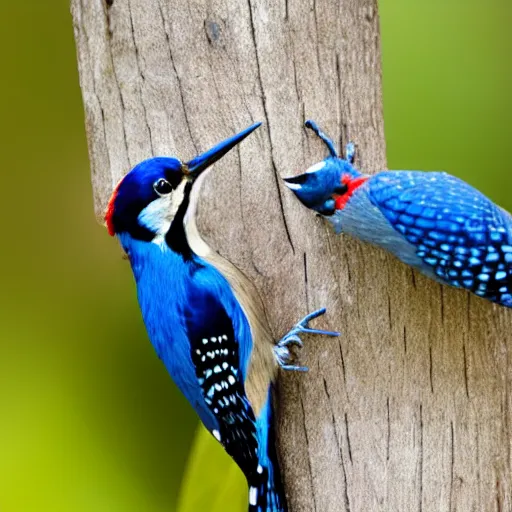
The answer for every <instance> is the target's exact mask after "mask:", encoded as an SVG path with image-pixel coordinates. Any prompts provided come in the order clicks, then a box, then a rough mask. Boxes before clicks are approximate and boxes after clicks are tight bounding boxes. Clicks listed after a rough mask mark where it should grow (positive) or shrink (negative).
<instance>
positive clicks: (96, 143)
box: [72, 0, 512, 512]
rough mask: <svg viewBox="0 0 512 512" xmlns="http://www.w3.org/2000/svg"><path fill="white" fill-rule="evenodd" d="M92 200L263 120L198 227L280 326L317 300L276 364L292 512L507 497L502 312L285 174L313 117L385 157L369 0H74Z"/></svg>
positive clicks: (307, 157)
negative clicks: (293, 350)
mask: <svg viewBox="0 0 512 512" xmlns="http://www.w3.org/2000/svg"><path fill="white" fill-rule="evenodd" d="M72 13H73V20H74V27H75V37H76V42H77V48H78V63H79V69H80V81H81V87H82V91H83V98H84V107H85V113H86V126H87V136H88V141H89V153H90V160H91V168H92V179H93V186H94V197H95V209H96V214H97V216H98V218H99V219H100V218H101V217H102V212H103V210H104V207H105V205H106V202H107V200H108V197H109V195H110V192H111V190H112V187H113V185H114V184H115V183H116V182H117V180H118V179H119V178H120V177H121V176H122V175H123V174H124V173H125V172H127V171H128V170H129V168H130V166H132V165H134V164H135V163H137V162H138V161H139V160H141V159H143V158H147V157H149V156H151V155H156V154H164V155H169V154H176V155H178V156H180V157H181V158H184V159H187V158H190V157H192V156H194V155H195V154H196V153H197V152H198V151H202V150H205V149H207V148H208V147H210V146H211V145H213V144H214V143H216V142H217V141H219V140H220V139H222V138H223V137H226V136H229V135H231V134H233V133H234V132H235V131H237V130H240V129H242V128H244V127H246V126H248V125H249V124H250V123H252V122H253V121H256V120H263V121H264V122H265V125H264V127H262V128H260V129H259V130H258V131H257V132H256V133H255V134H254V135H251V137H249V138H248V139H247V140H246V141H245V142H244V143H243V144H242V145H241V146H240V147H239V150H238V152H234V153H233V154H229V155H228V156H227V157H225V158H224V159H223V160H222V164H220V165H217V167H216V169H215V170H214V171H213V172H212V174H211V175H210V176H209V177H208V179H207V180H206V184H205V187H204V191H203V201H202V204H201V211H200V229H201V231H202V233H203V234H204V235H205V237H206V238H207V239H208V240H209V241H210V243H211V245H212V246H213V247H216V248H217V249H218V251H219V252H220V253H221V254H222V255H224V256H226V257H227V258H228V259H230V260H231V261H233V262H234V263H235V264H236V265H237V266H238V267H240V268H241V269H243V270H244V272H245V273H246V274H247V275H248V276H249V277H250V278H251V279H253V280H254V282H255V283H256V285H257V287H258V288H259V290H260V291H261V294H262V296H263V298H264V301H265V304H266V306H267V309H268V316H269V320H270V323H271V326H272V328H273V329H274V332H275V335H276V337H277V336H279V335H281V334H283V333H284V332H285V331H286V330H287V329H288V328H289V327H290V325H291V324H292V323H293V322H294V321H295V320H296V319H297V318H299V317H300V316H302V315H303V314H305V313H306V312H307V311H311V310H312V309H314V308H316V307H319V306H327V308H328V314H327V316H326V318H325V319H324V320H322V321H321V322H319V324H320V325H322V326H323V327H328V328H331V329H340V330H341V331H342V332H343V334H342V336H341V337H340V339H339V340H334V341H333V340H332V339H318V338H314V339H313V338H312V339H310V340H307V343H306V347H305V349H304V351H303V354H302V360H303V362H304V363H306V364H308V365H309V366H310V368H311V371H310V372H309V374H307V375H286V376H282V378H281V379H280V387H279V393H278V394H279V397H280V401H279V418H280V429H279V439H280V454H281V456H282V467H283V474H284V480H285V487H286V491H287V495H288V500H289V505H290V509H291V511H292V512H301V511H311V510H317V511H319V512H320V511H321V512H339V511H340V510H346V511H351V512H354V511H370V510H371V511H379V510H382V511H388V510H397V511H411V510H422V511H432V512H437V511H444V510H446V511H455V510H460V511H484V510H485V511H487V510H498V511H511V510H512V497H511V496H512V483H511V475H512V461H511V453H512V430H511V423H512V387H511V384H512V333H511V326H512V322H511V320H512V316H511V313H510V311H507V310H505V309H503V308H499V307H498V306H494V305H492V304H490V303H487V302H484V301H482V300H480V299H477V298H476V297H474V296H471V297H470V296H469V295H468V294H467V293H465V292H461V291H456V290H453V289H449V288H446V287H442V286H440V285H438V284H436V283H433V282H431V281H428V280H427V279H425V278H423V277H422V276H419V275H417V274H415V273H413V272H412V271H411V270H410V269H408V268H407V267H405V266H404V265H402V264H400V263H398V262H397V261H396V260H394V259H393V258H391V257H389V256H388V255H386V254H385V253H384V252H382V251H380V250H377V249H374V248H371V247H369V246H366V245H363V244H360V243H358V242H356V241H354V240H351V239H349V238H348V237H344V236H342V237H335V236H334V235H333V234H332V233H331V232H330V229H329V228H328V227H327V226H326V225H325V224H324V222H323V221H322V220H321V219H317V218H315V217H314V216H313V215H312V214H311V212H309V211H306V210H305V209H304V208H303V207H301V205H300V204H299V203H298V202H297V201H296V200H295V199H294V198H293V197H292V194H291V193H289V191H287V190H285V189H284V188H283V186H282V184H281V182H280V179H279V178H280V177H281V176H286V175H290V174H292V173H293V172H295V171H297V170H303V169H305V168H306V167H307V166H308V165H310V164H311V163H313V162H315V161H318V160H320V159H321V158H323V157H324V155H325V149H324V148H323V147H322V146H321V145H320V144H319V142H318V141H317V140H315V139H312V138H309V137H308V135H307V134H306V132H305V131H304V129H303V121H304V119H306V118H313V119H315V120H317V121H318V122H319V123H320V124H321V125H322V127H324V128H325V130H326V131H327V132H328V133H329V134H331V135H332V136H336V137H337V138H338V140H339V139H340V137H343V139H345V140H346V138H347V137H350V139H352V140H355V141H357V142H358V145H359V161H358V162H357V163H358V165H359V166H360V167H361V168H363V169H364V170H366V171H375V170H377V169H382V168H384V167H385V144H384V131H383V119H382V105H381V67H380V40H379V24H378V13H377V6H376V1H375V0H316V1H315V0H309V1H308V0H296V1H295V2H289V1H288V0H284V1H279V2H275V1H273V0H247V2H238V1H235V0H210V1H206V0H196V1H191V0H189V1H183V2H170V1H165V0H109V1H108V2H106V3H105V2H104V1H101V0H90V1H86V0H73V1H72Z"/></svg>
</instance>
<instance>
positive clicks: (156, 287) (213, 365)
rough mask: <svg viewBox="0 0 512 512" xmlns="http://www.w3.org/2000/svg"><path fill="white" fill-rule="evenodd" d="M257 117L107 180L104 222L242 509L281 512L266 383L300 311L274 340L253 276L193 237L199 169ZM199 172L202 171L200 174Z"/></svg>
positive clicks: (294, 334) (297, 329) (150, 328)
mask: <svg viewBox="0 0 512 512" xmlns="http://www.w3.org/2000/svg"><path fill="white" fill-rule="evenodd" d="M259 125H260V123H257V124H254V125H253V126H251V127H249V128H247V129H246V130H244V131H242V132H240V133H239V134H237V135H235V136H233V137H231V138H229V139H227V140H225V141H224V142H221V143H220V144H218V145H217V146H215V147H214V148H212V149H210V150H209V151H207V152H205V153H203V154H202V155H200V156H198V157H196V158H194V159H192V160H191V161H189V162H187V163H183V162H182V161H180V160H178V159H177V158H172V157H158V158H151V159H149V160H145V161H143V162H141V163H139V164H138V165H137V166H135V167H134V168H133V169H132V170H131V171H130V172H129V173H128V174H127V175H126V176H125V177H124V178H123V179H122V180H121V181H120V183H119V184H118V185H117V187H116V188H115V190H114V192H113V194H112V197H111V199H110V201H109V204H108V207H107V211H106V215H105V221H106V225H107V228H108V231H109V233H110V234H111V235H117V237H118V238H119V241H120V243H121V245H122V247H123V249H124V251H125V252H126V254H127V256H128V258H129V260H130V264H131V267H132V271H133V274H134V277H135V281H136V284H137V295H138V300H139V304H140V308H141V311H142V316H143V319H144V323H145V325H146V329H147V332H148V335H149V338H150V340H151V343H152V344H153V346H154V348H155V350H156V353H157V354H158V356H159V358H160V359H161V360H162V361H163V363H164V365H165V367H166V368H167V371H168V372H169V374H170V375H171V377H172V379H173V380H174V382H175V383H176V385H177V386H178V388H179V389H180V390H181V392H182V393H183V394H184V395H185V397H186V398H187V400H188V401H189V402H190V404H191V405H192V406H193V408H194V409H195V410H196V412H197V414H198V415H199V417H200V419H201V421H202V422H203V423H204V425H205V426H206V428H207V429H208V430H209V431H210V432H211V433H212V434H213V436H215V438H216V439H217V440H218V441H219V442H220V443H222V445H223V447H224V448H225V450H226V451H227V452H228V454H229V455H230V456H231V457H232V458H233V459H234V461H235V462H236V463H237V464H238V466H239V467H240V468H241V469H242V471H243V472H244V474H245V476H246V478H247V482H248V485H249V511H250V512H284V511H285V510H286V503H285V499H284V495H283V492H282V487H281V480H280V475H279V468H278V466H277V462H276V451H275V445H274V433H273V427H272V404H271V388H272V383H273V382H274V379H275V377H276V373H277V370H278V368H279V367H282V368H284V369H290V370H293V369H296V370H302V369H304V368H301V367H298V366H294V365H293V364H291V358H290V351H289V347H290V346H291V345H298V346H301V344H302V343H301V340H300V337H299V335H300V334H301V333H311V334H327V335H337V333H332V332H326V331H320V330H316V329H311V328H309V321H310V320H311V319H313V318H315V317H317V316H320V315H321V314H323V313H324V312H325V310H319V311H316V312H315V313H312V314H310V315H308V316H307V317H305V318H304V319H303V320H302V321H300V322H299V323H297V324H296V325H295V326H294V328H293V329H292V330H291V331H290V332H289V333H288V334H287V335H286V336H284V337H283V338H282V339H281V340H280V341H278V342H277V344H276V343H275V342H274V338H273V337H272V334H271V332H270V328H269V326H268V324H267V323H266V319H265V318H266V316H265V312H264V310H263V306H262V304H261V301H260V299H259V296H258V294H257V292H256V291H255V289H254V287H253V285H252V284H251V283H250V282H249V281H248V280H247V278H246V277H245V276H244V275H243V274H242V273H241V272H240V271H239V270H237V269H236V268H235V267H234V266H233V265H232V264H230V263H229V262H228V261H226V260H225V259H223V258H221V257H220V256H219V255H218V254H217V253H216V252H214V251H213V250H211V249H210V247H208V245H207V244H206V243H205V242H204V240H203V239H202V238H201V237H200V236H199V233H198V230H197V227H196V222H195V212H196V207H197V204H198V200H199V182H200V181H201V180H198V178H199V176H201V175H202V173H203V171H205V170H206V169H207V168H208V167H210V166H211V165H212V164H213V163H214V162H216V161H217V160H218V159H219V158H221V157H222V156H223V155H225V154H226V153H227V152H228V151H229V150H230V149H232V148H233V147H234V146H235V145H237V144H238V143H239V142H241V141H242V140H243V139H244V138H245V137H247V136H248V135H249V134H250V133H251V132H252V131H254V130H255V129H256V128H257V127H258V126H259ZM203 176H204V175H203Z"/></svg>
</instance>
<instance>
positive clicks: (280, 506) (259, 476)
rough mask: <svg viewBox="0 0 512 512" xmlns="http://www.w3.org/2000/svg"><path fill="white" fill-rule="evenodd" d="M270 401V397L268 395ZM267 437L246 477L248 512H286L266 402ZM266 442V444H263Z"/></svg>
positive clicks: (270, 419) (270, 416) (272, 423)
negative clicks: (255, 464)
mask: <svg viewBox="0 0 512 512" xmlns="http://www.w3.org/2000/svg"><path fill="white" fill-rule="evenodd" d="M269 401H270V397H269ZM267 426H268V438H267V443H263V446H261V448H264V449H265V452H266V453H261V454H260V457H259V461H260V463H259V464H258V467H257V469H256V472H255V473H252V474H251V475H250V476H249V477H248V478H247V483H248V485H249V512H287V511H288V507H287V506H286V499H285V496H284V490H283V485H282V481H281V473H280V471H279V464H278V460H277V452H276V444H275V432H274V422H273V418H272V408H271V406H270V404H268V423H267ZM265 444H266V446H265Z"/></svg>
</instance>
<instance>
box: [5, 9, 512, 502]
mask: <svg viewBox="0 0 512 512" xmlns="http://www.w3.org/2000/svg"><path fill="white" fill-rule="evenodd" d="M380 10H381V23H382V39H383V41H382V44H383V64H384V103H385V121H386V136H387V142H388V157H389V167H390V168H400V169H402V168H423V169H445V170H448V171H450V172H451V173H453V174H455V175H457V176H460V177H463V178H465V179H466V180H467V181H469V182H470V183H472V184H474V185H476V186H477V187H479V188H480V189H482V190H483V191H484V192H485V193H487V194H488V195H489V196H491V197H492V198H493V199H494V200H495V201H496V202H498V203H499V204H501V205H502V206H504V207H506V208H508V209H510V210H512V197H511V194H510V191H511V190H512V187H511V185H512V172H511V166H510V163H509V155H508V144H509V141H508V137H509V136H510V133H511V130H510V129H509V122H510V117H511V114H512V100H511V95H510V91H511V90H512V88H511V85H512V80H511V79H512V65H511V62H510V55H511V54H512V38H511V37H510V35H509V31H510V26H511V23H512V4H511V2H510V1H508V2H505V1H503V0H501V1H497V0H464V1H463V0H434V1H432V0H430V1H425V0H422V1H419V0H382V2H381V5H380ZM0 20H1V22H0V23H2V27H1V30H0V54H1V63H2V69H3V71H2V76H3V78H2V80H1V81H0V109H1V110H0V112H1V115H0V119H1V124H0V130H1V139H0V140H1V144H2V146H1V147H2V158H3V162H4V163H3V164H2V166H3V170H2V176H3V180H4V181H3V187H2V190H3V197H4V199H3V201H2V203H1V206H0V207H1V208H2V210H3V212H2V219H3V222H2V225H3V230H4V234H3V239H2V240H3V243H2V252H1V259H0V261H1V263H2V266H1V272H2V276H1V277H2V280H1V283H2V287H1V290H2V292H1V294H0V301H1V307H0V320H1V321H0V510H1V511H2V512H32V511H38V512H40V511H53V512H59V511H66V512H68V511H70V510H72V511H74V512H80V511H84V512H85V511H87V512H90V511H95V512H102V511H109V512H118V511H122V512H132V511H137V512H139V511H142V510H143V511H149V512H159V511H166V512H169V511H174V510H176V500H177V496H178V493H179V488H180V485H181V480H182V475H183V471H184V468H185V465H186V462H187V458H188V455H189V452H190V448H191V445H192V442H193V437H194V431H195V426H196V420H195V418H194V416H193V414H192V413H191V411H190V410H189V409H188V408H187V407H186V406H185V403H184V400H183V399H182V398H181V396H180V395H179V394H178V393H177V391H176V390H175V388H174V386H173V385H172V383H171V381H170V379H169V378H168V377H167V375H166V374H165V371H164V369H163V367H162V366H161V364H160V363H159V361H158V360H157V358H156V357H155V355H154V353H153V350H152V348H151V346H150V344H149V342H148V341H147V339H146V335H145V333H144V328H143V325H142V321H141V318H140V314H139V311H138V307H137V304H136V298H135V293H134V285H133V283H132V277H131V274H130V270H129V266H128V264H127V262H125V261H123V260H122V259H121V253H120V250H119V249H118V247H117V245H116V244H115V243H114V242H113V241H112V240H111V239H110V238H109V237H108V236H106V233H105V231H104V229H103V228H101V227H100V226H98V225H97V224H96V223H95V221H94V217H93V211H92V198H91V186H90V181H89V168H88V160H87V151H86V141H85V133H84V125H83V112H82V104H81V97H80V90H79V87H78V76H77V71H76V64H75V48H74V41H73V32H72V24H71V19H70V15H69V8H68V2H67V0H54V1H53V2H44V3H43V2H40V1H36V0H25V1H24V2H7V1H6V0H3V1H2V2H1V4H0ZM212 449H213V450H216V448H211V446H209V445H208V444H207V443H206V444H205V442H204V439H203V438H201V439H200V441H199V444H198V445H196V448H195V451H194V455H193V457H192V459H193V464H194V463H195V466H194V467H196V468H201V467H202V466H203V464H202V463H199V462H198V461H201V460H204V454H205V453H210V450H212ZM215 453H216V454H217V455H216V456H218V453H220V452H218V451H215ZM194 461H195V462H194ZM222 464H224V465H225V468H226V469H225V470H224V469H223V470H222V471H219V470H218V469H217V471H206V470H205V468H204V467H203V474H201V473H200V472H199V476H198V478H200V480H201V481H204V485H205V487H207V482H206V479H207V478H208V474H211V473H217V474H219V475H223V474H226V473H229V474H234V472H233V470H232V469H229V467H228V466H227V465H226V464H227V463H226V460H225V459H223V461H222ZM216 467H217V466H216ZM206 469H208V468H206ZM223 471H225V472H226V473H223ZM234 485H235V486H236V490H237V492H234V491H232V490H231V489H230V488H224V489H223V492H225V496H229V495H231V494H235V495H236V496H237V497H236V498H235V499H234V501H235V502H234V503H233V510H240V511H241V512H242V511H244V510H245V505H241V504H240V503H243V501H244V500H243V497H242V500H240V496H241V494H240V492H242V493H243V492H244V491H243V490H242V488H241V487H240V485H239V484H234ZM185 487H186V488H190V480H189V481H187V482H186V484H185ZM201 487H202V484H201V485H199V486H196V487H195V489H194V492H195V493H196V494H197V493H200V489H201ZM211 490H212V488H211V487H210V489H209V490H208V488H206V492H207V493H209V492H210V491H211ZM207 495H208V494H207ZM209 496H210V499H211V503H214V501H215V500H214V497H213V496H212V495H211V494H209ZM187 507H188V508H187ZM194 509H195V510H199V508H197V506H194V505H190V503H188V504H187V503H185V504H183V509H182V510H190V511H193V510H194ZM224 510H227V509H224Z"/></svg>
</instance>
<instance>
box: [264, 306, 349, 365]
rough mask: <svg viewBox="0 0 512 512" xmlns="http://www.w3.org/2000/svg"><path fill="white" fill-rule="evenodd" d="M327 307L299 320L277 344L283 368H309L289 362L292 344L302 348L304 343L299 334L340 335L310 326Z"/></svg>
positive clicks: (277, 352)
mask: <svg viewBox="0 0 512 512" xmlns="http://www.w3.org/2000/svg"><path fill="white" fill-rule="evenodd" d="M325 311H326V309H325V308H321V309H318V310H317V311H313V312H312V313H309V315H306V316H305V317H304V318H303V319H302V320H300V321H299V322H297V323H296V324H295V325H294V326H293V328H292V329H291V330H290V332H288V333H287V334H285V335H284V336H283V337H282V338H281V339H280V340H279V341H278V342H277V344H276V345H275V347H274V355H275V357H276V360H277V363H278V364H279V366H280V367H281V369H283V370H290V371H299V372H307V371H308V368H307V367H306V366H296V365H292V364H288V363H289V361H290V359H291V353H290V349H289V347H290V345H296V346H298V347H299V348H302V346H303V343H302V340H301V339H300V337H299V334H301V333H305V334H323V335H325V336H339V335H340V333H339V332H335V331H324V330H321V329H311V328H310V327H309V325H308V324H309V322H310V321H311V320H313V319H315V318H318V317H319V316H321V315H323V314H324V313H325Z"/></svg>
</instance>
